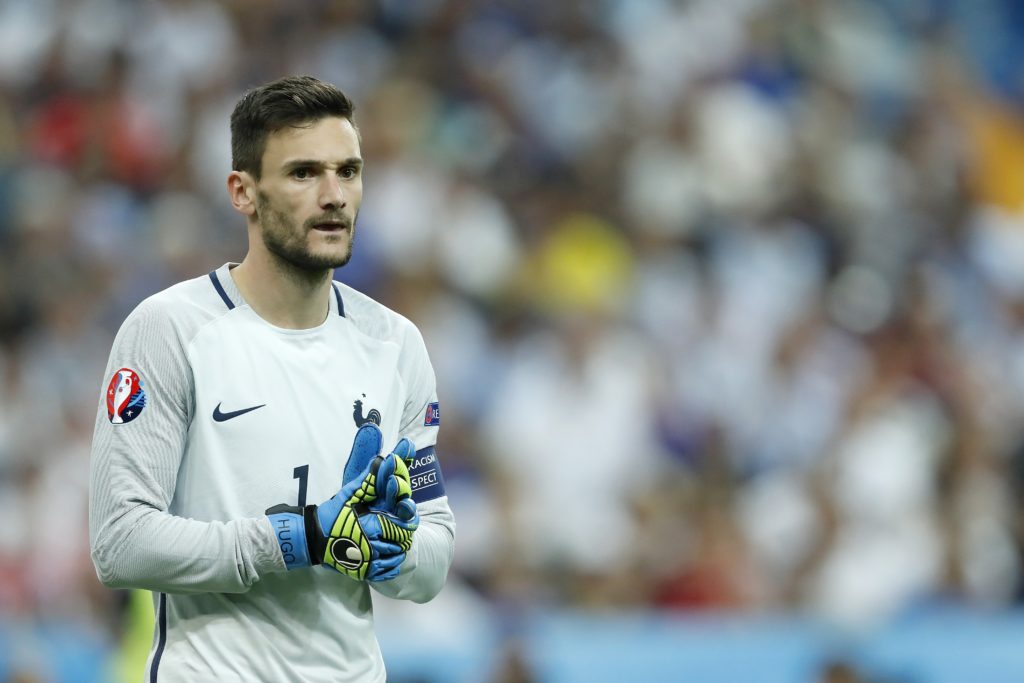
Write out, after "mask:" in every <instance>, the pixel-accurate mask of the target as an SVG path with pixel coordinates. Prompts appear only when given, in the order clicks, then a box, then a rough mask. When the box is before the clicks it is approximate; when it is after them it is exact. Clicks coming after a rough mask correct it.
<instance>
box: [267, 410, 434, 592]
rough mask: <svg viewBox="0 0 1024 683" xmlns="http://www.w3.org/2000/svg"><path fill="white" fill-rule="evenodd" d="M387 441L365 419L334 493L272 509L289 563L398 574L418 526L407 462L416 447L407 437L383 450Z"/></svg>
mask: <svg viewBox="0 0 1024 683" xmlns="http://www.w3.org/2000/svg"><path fill="white" fill-rule="evenodd" d="M382 441H383V437H382V435H381V431H380V428H379V427H377V425H375V424H373V423H367V424H365V425H363V426H362V427H360V428H359V431H358V432H356V437H355V440H354V441H353V443H352V452H351V453H350V455H349V460H348V463H347V464H346V466H345V473H344V477H343V483H342V487H341V490H340V491H339V492H338V493H337V494H336V495H335V496H333V497H332V498H330V499H329V500H327V501H325V502H324V503H321V504H320V505H307V506H306V507H305V508H300V507H297V506H291V505H275V506H274V507H272V508H270V509H268V510H267V512H266V514H267V516H268V517H269V518H270V523H271V525H272V526H273V527H274V532H275V534H276V535H277V542H278V544H279V545H280V546H281V552H282V554H283V555H284V559H285V564H286V565H287V566H288V569H298V568H300V567H308V566H310V565H316V564H324V565H325V566H328V567H332V568H334V569H335V570H337V571H339V572H341V573H342V574H344V575H345V576H348V577H351V578H353V579H356V580H359V581H387V580H388V579H393V578H395V577H396V576H398V572H399V569H400V567H401V564H402V562H404V561H405V556H406V553H407V552H408V551H409V548H411V547H412V535H413V532H414V531H416V528H417V527H418V526H419V515H417V514H416V504H415V502H414V501H413V500H412V498H411V495H412V487H411V486H410V483H409V466H408V461H411V459H412V457H413V454H414V453H415V450H414V448H413V445H412V442H411V441H409V440H408V439H402V440H401V441H399V442H398V444H397V445H396V446H395V448H394V449H393V450H392V452H391V453H389V454H388V455H386V456H383V457H382V456H381V455H380V451H381V443H382Z"/></svg>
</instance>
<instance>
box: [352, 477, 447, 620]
mask: <svg viewBox="0 0 1024 683" xmlns="http://www.w3.org/2000/svg"><path fill="white" fill-rule="evenodd" d="M416 507H417V510H418V512H419V514H420V526H419V528H418V529H417V530H416V533H415V534H413V541H412V549H411V550H410V551H409V556H408V558H407V559H406V561H405V562H404V563H403V564H402V571H401V573H400V574H399V575H398V577H396V578H394V579H392V580H391V581H383V582H381V583H374V584H371V585H372V586H373V587H374V588H375V589H376V590H377V592H379V593H380V594H381V595H386V596H388V597H389V598H396V599H398V600H412V601H413V602H427V601H428V600H432V599H433V598H434V597H435V596H436V595H437V594H438V593H440V592H441V588H443V587H444V584H445V581H446V580H447V578H448V570H449V568H450V567H451V565H452V559H453V558H454V556H455V516H454V515H453V514H452V510H451V508H450V507H448V498H447V497H443V498H435V499H433V500H429V501H426V502H423V503H418V504H417V506H416Z"/></svg>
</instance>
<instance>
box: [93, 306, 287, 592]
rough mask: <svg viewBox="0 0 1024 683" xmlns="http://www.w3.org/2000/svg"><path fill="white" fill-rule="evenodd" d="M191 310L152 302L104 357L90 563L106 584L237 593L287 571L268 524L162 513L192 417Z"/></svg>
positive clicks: (135, 316) (130, 321)
mask: <svg viewBox="0 0 1024 683" xmlns="http://www.w3.org/2000/svg"><path fill="white" fill-rule="evenodd" d="M188 313H189V311H186V314H185V315H174V316H172V315H171V314H169V313H168V309H167V307H166V306H163V305H161V304H160V303H159V302H158V300H156V299H155V298H154V299H149V300H147V301H145V302H143V303H142V304H141V305H140V306H139V308H137V309H136V310H135V311H134V312H133V313H132V314H131V315H130V316H129V318H128V319H127V320H126V321H125V323H124V325H123V326H122V327H121V330H120V331H119V332H118V334H117V337H116V339H115V340H114V344H113V347H112V350H111V354H110V360H109V362H108V365H107V369H106V373H105V377H104V385H103V386H104V390H103V394H102V396H101V400H100V405H99V410H98V414H97V417H96V426H95V432H94V436H93V444H92V460H91V480H90V489H89V537H90V543H91V547H92V559H93V563H94V565H95V567H96V572H97V575H98V576H99V579H100V581H101V582H102V583H103V584H104V585H106V586H109V587H113V588H127V587H132V588H145V589H149V590H154V591H162V592H170V593H183V592H231V593H238V592H244V591H246V590H248V589H249V587H250V586H252V585H253V583H255V582H256V581H258V580H259V579H260V577H261V576H262V575H263V574H264V573H267V572H277V571H284V570H285V566H284V561H283V560H282V558H281V552H280V549H279V547H278V545H277V542H276V540H275V538H274V533H273V530H272V528H271V526H270V523H269V521H268V520H267V519H266V518H265V517H264V518H253V519H239V520H232V521H228V522H200V521H196V520H192V519H185V518H183V517H178V516H175V515H173V514H171V512H169V508H170V506H171V501H172V499H173V497H174V490H175V486H176V480H177V476H178V468H179V465H180V463H181V459H182V456H183V453H184V449H185V447H186V437H187V434H188V429H189V425H190V421H191V418H192V412H193V384H192V382H193V378H192V372H191V368H190V366H189V362H188V358H187V354H186V347H187V343H188V337H189V335H190V330H191V329H193V328H195V327H196V326H197V323H196V322H195V321H194V320H190V319H189V315H188ZM192 313H195V314H198V313H199V311H192ZM132 382H135V383H136V384H135V385H132ZM122 384H123V385H125V386H126V387H128V389H127V391H130V392H132V395H131V396H130V397H129V398H128V399H122V398H121V396H122V395H123V394H124V393H125V391H123V390H122V391H121V393H120V394H119V393H118V390H119V386H120V385H122ZM126 404H127V405H126Z"/></svg>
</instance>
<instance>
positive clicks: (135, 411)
mask: <svg viewBox="0 0 1024 683" xmlns="http://www.w3.org/2000/svg"><path fill="white" fill-rule="evenodd" d="M145 407H146V391H145V389H143V387H142V378H141V377H140V376H139V373H137V372H135V371H134V370H132V369H131V368H121V369H120V370H118V371H117V372H115V373H114V376H113V377H112V378H111V379H110V384H109V385H108V386H107V417H108V418H109V419H110V422H111V424H116V425H120V424H126V423H128V422H131V421H132V420H134V419H135V418H137V417H138V416H139V414H140V413H141V412H142V409H143V408H145Z"/></svg>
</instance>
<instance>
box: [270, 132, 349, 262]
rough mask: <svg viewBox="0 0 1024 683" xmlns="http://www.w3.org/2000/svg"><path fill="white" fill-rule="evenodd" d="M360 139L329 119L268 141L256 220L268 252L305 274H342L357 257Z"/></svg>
mask: <svg viewBox="0 0 1024 683" xmlns="http://www.w3.org/2000/svg"><path fill="white" fill-rule="evenodd" d="M362 168H363V160H362V157H361V156H360V150H359V137H358V136H357V134H356V130H355V128H354V127H353V126H352V123H351V122H350V121H349V120H348V119H343V118H337V117H328V118H323V119H319V120H318V121H315V122H313V123H312V124H308V125H307V126H305V127H303V128H292V127H285V128H282V129H281V130H278V131H275V132H274V133H271V134H270V135H269V136H268V137H267V146H266V149H265V150H264V152H263V167H262V176H263V177H262V178H261V179H260V181H259V182H258V183H256V191H257V195H256V216H257V218H258V219H259V222H260V235H261V237H262V239H263V243H264V245H266V247H267V249H268V250H269V251H270V252H271V253H273V254H275V255H276V256H278V257H279V258H281V259H282V260H284V261H286V262H288V263H290V264H291V265H293V266H296V267H298V268H301V269H303V270H325V269H332V268H338V267H340V266H343V265H345V264H346V263H348V260H349V258H351V256H352V238H353V235H354V234H355V220H356V214H358V213H359V204H360V202H361V201H362V198H363V176H362Z"/></svg>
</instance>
